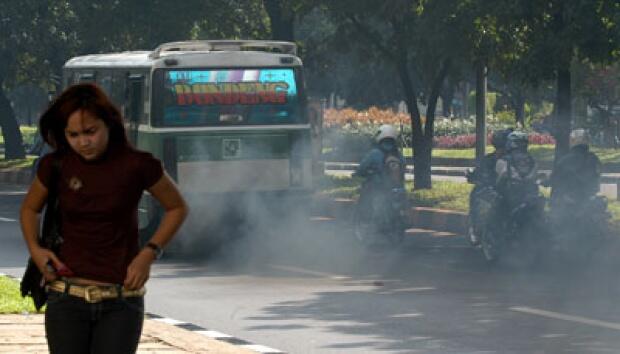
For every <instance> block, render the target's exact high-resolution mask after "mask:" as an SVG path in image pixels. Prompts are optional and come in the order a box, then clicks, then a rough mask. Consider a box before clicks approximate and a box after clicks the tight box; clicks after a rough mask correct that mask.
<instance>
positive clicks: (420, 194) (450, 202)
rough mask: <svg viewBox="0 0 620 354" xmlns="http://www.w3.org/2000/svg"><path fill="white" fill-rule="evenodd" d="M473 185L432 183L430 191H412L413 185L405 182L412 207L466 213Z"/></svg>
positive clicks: (446, 182) (445, 182)
mask: <svg viewBox="0 0 620 354" xmlns="http://www.w3.org/2000/svg"><path fill="white" fill-rule="evenodd" d="M472 188H473V185H471V184H468V183H458V182H450V181H433V188H432V189H422V190H412V189H413V183H412V182H407V191H408V192H409V196H410V198H411V202H412V204H413V205H414V206H421V207H430V208H440V209H449V210H457V211H464V212H466V211H467V210H469V192H471V189H472Z"/></svg>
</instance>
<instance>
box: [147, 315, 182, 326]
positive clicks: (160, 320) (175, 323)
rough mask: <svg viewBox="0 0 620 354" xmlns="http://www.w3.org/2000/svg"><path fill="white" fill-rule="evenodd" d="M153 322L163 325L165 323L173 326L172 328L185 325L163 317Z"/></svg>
mask: <svg viewBox="0 0 620 354" xmlns="http://www.w3.org/2000/svg"><path fill="white" fill-rule="evenodd" d="M154 320H155V321H158V322H163V323H166V324H169V325H173V326H177V325H181V324H185V323H186V322H183V321H177V320H174V319H172V318H165V317H164V318H154Z"/></svg>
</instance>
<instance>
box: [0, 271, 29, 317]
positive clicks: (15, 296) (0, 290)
mask: <svg viewBox="0 0 620 354" xmlns="http://www.w3.org/2000/svg"><path fill="white" fill-rule="evenodd" d="M23 312H30V313H34V312H36V310H35V308H34V305H33V303H32V299H30V298H23V297H22V296H21V294H20V292H19V284H18V283H17V282H16V281H15V280H13V279H10V278H7V277H2V276H0V314H8V313H23Z"/></svg>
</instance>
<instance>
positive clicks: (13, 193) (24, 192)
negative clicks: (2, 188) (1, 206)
mask: <svg viewBox="0 0 620 354" xmlns="http://www.w3.org/2000/svg"><path fill="white" fill-rule="evenodd" d="M26 193H28V191H15V192H0V196H5V195H26Z"/></svg>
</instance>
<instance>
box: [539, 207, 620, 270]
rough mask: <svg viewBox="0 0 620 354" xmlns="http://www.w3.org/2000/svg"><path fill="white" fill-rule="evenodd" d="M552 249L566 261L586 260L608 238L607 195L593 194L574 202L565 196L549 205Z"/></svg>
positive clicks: (605, 242) (595, 252)
mask: <svg viewBox="0 0 620 354" xmlns="http://www.w3.org/2000/svg"><path fill="white" fill-rule="evenodd" d="M550 219H551V225H552V228H553V231H554V232H553V235H554V249H555V250H556V251H558V253H559V255H560V256H561V257H564V258H565V259H566V260H569V261H577V262H579V261H581V262H588V261H589V260H591V259H592V258H593V257H594V256H595V254H597V253H598V252H599V251H600V250H601V249H603V248H604V247H605V245H606V244H607V241H608V240H609V237H610V234H611V231H610V220H611V214H610V213H609V211H608V210H607V198H605V197H603V196H599V195H594V196H591V197H589V198H587V199H586V200H585V201H580V202H577V201H575V200H573V199H571V198H570V197H568V196H563V197H560V198H558V200H555V201H554V202H553V203H552V205H551V212H550Z"/></svg>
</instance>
